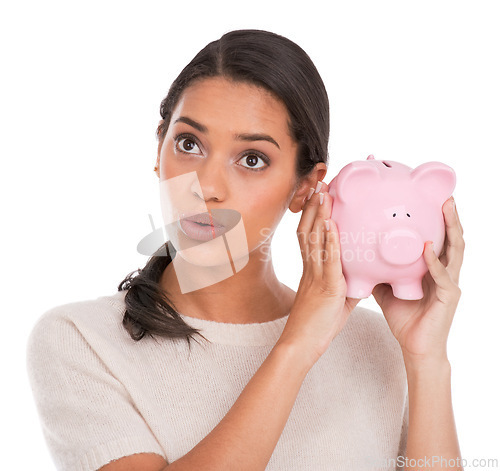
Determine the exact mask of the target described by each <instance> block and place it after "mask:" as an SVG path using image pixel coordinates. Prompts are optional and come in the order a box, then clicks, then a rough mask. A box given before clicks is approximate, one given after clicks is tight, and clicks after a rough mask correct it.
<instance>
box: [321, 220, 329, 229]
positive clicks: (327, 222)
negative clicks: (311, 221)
mask: <svg viewBox="0 0 500 471" xmlns="http://www.w3.org/2000/svg"><path fill="white" fill-rule="evenodd" d="M323 221H325V225H326V230H327V231H329V230H330V221H328V219H323Z"/></svg>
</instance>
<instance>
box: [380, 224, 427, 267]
mask: <svg viewBox="0 0 500 471" xmlns="http://www.w3.org/2000/svg"><path fill="white" fill-rule="evenodd" d="M423 251H424V242H423V240H422V238H421V237H420V236H419V235H418V234H417V233H416V232H414V231H412V230H409V229H396V230H393V231H391V232H389V233H388V234H387V237H384V238H383V240H382V241H381V243H380V255H381V256H382V258H383V259H384V260H385V261H386V262H388V263H392V264H394V265H409V264H410V263H413V262H416V261H417V260H418V259H419V258H420V256H421V255H422V253H423Z"/></svg>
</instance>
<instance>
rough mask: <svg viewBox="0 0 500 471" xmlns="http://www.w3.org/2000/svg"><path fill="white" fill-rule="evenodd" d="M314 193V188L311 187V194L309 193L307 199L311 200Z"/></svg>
mask: <svg viewBox="0 0 500 471" xmlns="http://www.w3.org/2000/svg"><path fill="white" fill-rule="evenodd" d="M313 193H314V188H311V189H310V190H309V194H308V195H307V201H309V200H310V199H311V196H312V194H313Z"/></svg>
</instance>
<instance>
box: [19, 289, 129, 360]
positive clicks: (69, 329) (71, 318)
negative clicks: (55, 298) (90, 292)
mask: <svg viewBox="0 0 500 471" xmlns="http://www.w3.org/2000/svg"><path fill="white" fill-rule="evenodd" d="M125 294H126V292H125V291H118V292H116V293H115V294H113V295H108V296H100V297H97V298H95V299H88V300H83V301H75V302H71V303H66V304H61V305H57V306H55V307H53V308H51V309H49V310H47V311H45V312H43V313H42V314H41V315H40V317H39V318H38V319H37V320H36V322H35V324H34V325H33V327H32V329H31V331H30V333H29V336H28V339H27V344H26V347H27V355H28V361H29V360H30V359H33V358H34V357H37V356H38V355H39V354H40V353H45V352H53V353H56V352H58V353H59V354H61V353H65V352H67V351H68V350H74V349H75V348H77V347H78V346H80V347H81V346H82V345H83V344H85V343H88V342H90V343H91V342H92V340H93V339H96V338H98V337H101V338H107V339H109V340H111V339H113V338H116V339H118V338H119V339H120V340H124V339H125V337H126V335H125V334H126V331H125V330H124V329H123V327H121V320H122V318H123V313H124V310H125V304H124V300H123V299H124V297H125Z"/></svg>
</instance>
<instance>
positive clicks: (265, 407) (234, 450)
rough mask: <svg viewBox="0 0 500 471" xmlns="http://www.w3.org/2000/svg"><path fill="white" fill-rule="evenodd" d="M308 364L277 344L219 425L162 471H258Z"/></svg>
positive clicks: (291, 348) (272, 445)
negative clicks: (194, 470)
mask: <svg viewBox="0 0 500 471" xmlns="http://www.w3.org/2000/svg"><path fill="white" fill-rule="evenodd" d="M311 366H312V365H309V364H308V363H306V362H305V361H304V360H303V355H301V352H300V351H299V349H295V348H294V347H292V346H291V345H290V346H289V345H287V344H284V343H280V342H278V343H277V344H276V345H275V346H274V348H273V349H272V350H271V352H270V354H269V355H268V357H267V358H266V360H265V361H264V362H263V363H262V365H261V366H260V368H259V369H258V370H257V372H256V373H255V375H254V376H253V377H252V379H251V380H250V381H249V382H248V384H247V385H246V387H245V389H243V391H242V393H241V394H240V396H239V397H238V399H237V400H236V402H235V403H234V404H233V406H232V407H231V409H230V410H229V411H228V413H227V414H226V415H225V417H224V418H223V419H222V420H221V422H220V423H219V424H218V425H217V426H216V427H215V428H214V429H213V430H212V431H211V432H210V433H209V434H208V435H207V436H206V437H205V438H204V439H203V440H202V441H201V442H199V443H198V444H197V445H196V446H195V447H194V448H193V449H192V450H191V451H190V452H189V453H187V454H186V455H184V456H183V457H181V458H180V459H178V460H177V461H174V462H173V463H172V464H171V465H170V466H168V467H167V468H168V470H169V471H170V470H172V471H177V470H179V471H180V470H190V469H204V470H207V471H208V470H210V469H214V470H217V471H223V470H233V469H238V470H241V471H245V470H249V471H250V470H251V471H255V470H264V469H265V468H266V466H267V463H268V461H269V459H270V458H271V455H272V453H273V451H274V448H275V447H276V444H277V443H278V440H279V437H280V435H281V433H282V431H283V428H284V427H285V424H286V422H287V420H288V416H289V415H290V412H291V410H292V407H293V404H294V402H295V399H296V397H297V394H298V392H299V390H300V387H301V385H302V382H303V381H304V378H305V377H306V375H307V372H308V371H309V369H310V367H311ZM167 468H164V469H167Z"/></svg>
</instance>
